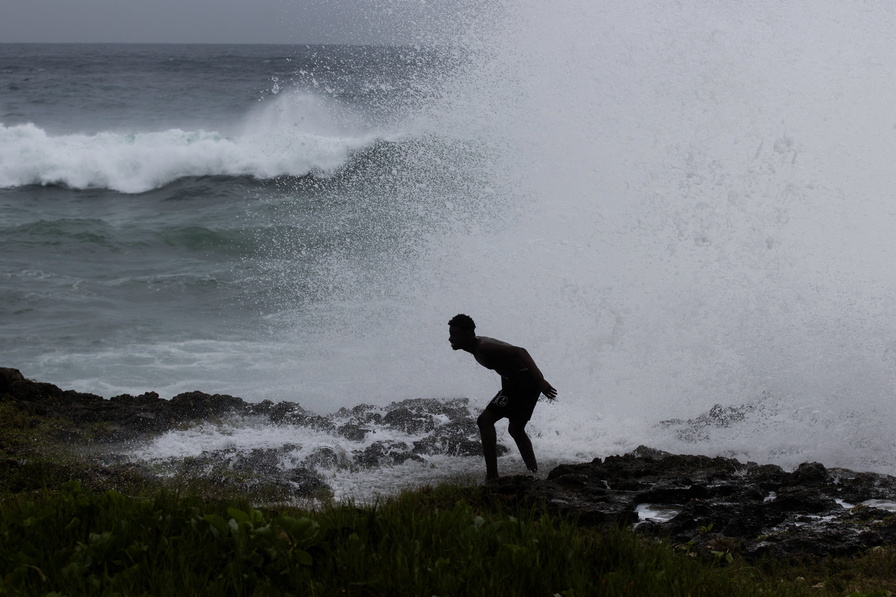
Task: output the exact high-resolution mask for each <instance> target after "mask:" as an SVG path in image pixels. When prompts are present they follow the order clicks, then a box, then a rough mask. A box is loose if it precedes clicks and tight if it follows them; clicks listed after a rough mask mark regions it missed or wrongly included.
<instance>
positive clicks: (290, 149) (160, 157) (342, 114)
mask: <svg viewBox="0 0 896 597" xmlns="http://www.w3.org/2000/svg"><path fill="white" fill-rule="evenodd" d="M389 137H390V135H388V134H385V133H382V132H379V131H374V130H370V129H369V128H368V127H366V126H364V124H363V119H362V118H361V116H360V115H357V114H354V113H352V112H350V111H348V110H345V109H340V108H338V107H337V106H334V105H330V104H328V103H327V102H325V101H324V100H323V99H321V98H319V97H316V96H314V95H311V94H306V93H298V92H296V93H281V94H280V95H278V97H277V98H276V99H275V100H273V101H270V102H268V103H266V104H265V105H264V106H263V107H262V108H261V109H258V110H255V111H253V112H251V113H250V114H249V115H247V117H246V118H245V119H244V121H243V123H242V125H241V126H240V127H239V130H237V131H236V132H234V133H230V134H228V133H227V132H220V131H206V130H182V129H180V128H172V129H168V130H160V131H146V132H119V131H102V132H96V133H82V134H70V135H58V136H55V135H51V134H49V133H47V131H46V130H44V129H43V128H41V127H40V126H37V125H35V124H33V123H27V124H20V125H12V126H6V125H4V124H3V123H0V188H13V187H20V186H27V185H35V184H39V185H64V186H68V187H71V188H74V189H88V188H106V189H111V190H114V191H118V192H121V193H143V192H146V191H149V190H152V189H156V188H160V187H162V186H165V185H166V184H168V183H171V182H173V181H175V180H178V179H181V178H185V177H198V176H218V175H225V176H254V177H256V178H259V179H270V178H274V177H277V176H303V175H306V174H309V173H318V172H323V173H328V172H332V171H334V170H336V169H338V168H339V167H340V166H342V165H344V164H345V163H346V161H347V160H348V159H349V157H350V156H351V155H352V153H353V152H355V151H358V150H361V149H364V148H366V147H369V146H371V145H373V144H374V143H375V142H376V141H377V140H381V139H383V138H389Z"/></svg>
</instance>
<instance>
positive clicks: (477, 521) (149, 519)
mask: <svg viewBox="0 0 896 597" xmlns="http://www.w3.org/2000/svg"><path fill="white" fill-rule="evenodd" d="M894 565H896V552H894V551H893V550H890V549H886V550H885V549H877V550H873V551H872V552H871V553H869V554H866V555H864V556H862V557H860V558H856V559H853V560H848V561H847V560H843V561H830V562H824V563H816V564H803V565H785V564H783V563H776V562H771V561H768V562H762V563H760V564H759V565H750V564H748V563H747V562H744V561H741V560H740V559H739V558H738V557H737V556H734V557H732V558H727V557H714V558H712V559H711V560H707V561H704V560H700V559H699V558H696V557H693V556H692V555H691V554H688V553H686V551H684V550H681V549H678V550H676V549H674V548H673V547H672V546H669V545H667V544H664V543H657V542H653V541H649V540H646V539H644V538H643V537H640V536H638V535H636V534H634V533H632V532H630V531H628V530H624V529H618V530H613V531H609V532H605V531H600V530H597V529H592V528H581V527H578V526H577V525H575V524H574V523H573V522H572V521H568V520H561V519H558V518H554V517H551V516H548V515H545V514H543V513H539V512H512V513H511V512H506V511H505V510H504V509H503V507H502V506H500V505H499V504H496V503H494V502H493V501H492V500H491V498H490V497H489V495H488V492H487V491H486V490H484V489H482V488H479V487H456V486H442V487H437V488H425V489H420V490H418V491H415V492H411V493H406V494H403V495H401V496H399V497H397V498H395V499H393V500H389V501H387V502H384V503H382V504H378V505H376V506H373V507H366V508H358V507H355V506H353V505H351V504H341V505H330V506H328V507H325V508H320V509H318V510H314V511H303V510H298V509H292V508H284V509H281V510H279V511H275V510H271V509H265V510H259V509H256V508H253V507H252V505H251V504H250V503H249V502H248V501H247V500H242V501H218V500H207V499H203V498H200V497H198V496H195V495H192V496H191V495H177V494H172V493H167V492H164V491H161V492H158V493H157V494H155V495H154V496H152V497H142V498H128V497H125V496H123V495H122V494H120V493H118V492H115V491H111V490H109V491H106V492H101V493H97V492H91V491H87V490H84V489H83V488H82V486H81V483H79V482H77V481H72V482H69V483H68V487H67V488H66V489H65V490H62V491H42V492H39V493H37V494H30V495H6V496H4V498H3V500H2V502H0V594H7V593H8V594H12V595H19V594H21V595H216V596H222V595H564V596H571V595H664V596H665V595H709V596H717V595H731V596H738V595H849V594H853V595H881V596H883V595H888V594H890V593H888V592H887V591H888V590H892V589H893V587H894V580H893V571H894Z"/></svg>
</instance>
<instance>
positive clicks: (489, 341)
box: [476, 336, 513, 349]
mask: <svg viewBox="0 0 896 597" xmlns="http://www.w3.org/2000/svg"><path fill="white" fill-rule="evenodd" d="M476 339H477V340H478V341H479V342H478V348H485V349H488V348H493V347H498V346H513V345H512V344H510V343H509V342H504V341H503V340H498V339H496V338H489V337H488V336H476Z"/></svg>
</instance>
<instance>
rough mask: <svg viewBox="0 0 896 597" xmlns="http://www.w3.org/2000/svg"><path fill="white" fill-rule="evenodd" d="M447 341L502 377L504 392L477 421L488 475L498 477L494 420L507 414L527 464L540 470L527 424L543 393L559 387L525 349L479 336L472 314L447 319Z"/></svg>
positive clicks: (553, 392)
mask: <svg viewBox="0 0 896 597" xmlns="http://www.w3.org/2000/svg"><path fill="white" fill-rule="evenodd" d="M448 331H449V336H448V341H449V342H451V348H453V349H454V350H466V351H467V352H469V353H471V354H472V355H473V357H474V358H475V359H476V361H477V362H478V363H479V364H480V365H482V366H483V367H485V368H486V369H492V370H493V371H495V372H496V373H497V374H498V375H500V376H501V391H500V392H498V394H497V396H495V397H494V398H492V401H491V402H489V403H488V406H486V407H485V410H484V411H482V414H481V415H479V418H478V419H477V420H476V423H477V424H478V425H479V434H480V436H481V437H482V452H483V453H484V455H485V478H486V479H488V480H490V479H497V478H498V455H497V444H498V439H497V434H496V433H495V423H497V422H498V421H500V420H501V419H503V418H504V417H507V419H508V420H509V421H510V423H509V425H508V426H507V431H508V432H509V433H510V436H511V437H512V438H513V440H514V441H515V442H516V445H517V448H519V450H520V455H522V457H523V461H524V462H525V463H526V467H527V468H528V469H529V470H530V471H532V472H533V473H535V472H537V471H538V463H537V461H536V460H535V452H533V450H532V441H531V440H530V439H529V436H528V435H526V423H528V422H529V419H530V418H532V411H533V410H535V402H536V401H537V400H538V396H539V395H540V394H544V395H545V396H547V397H548V399H550V400H553V399H554V398H556V397H557V390H555V389H554V388H553V386H551V384H549V383H548V382H547V381H545V379H544V376H543V375H542V374H541V371H540V370H539V369H538V366H537V365H536V364H535V361H533V360H532V357H531V356H529V352H528V351H527V350H526V349H525V348H521V347H519V346H513V345H512V344H508V343H506V342H501V341H500V340H495V339H494V338H486V337H485V336H477V335H476V324H475V323H474V322H473V319H472V318H471V317H470V316H469V315H464V314H460V315H456V316H454V317H453V318H452V319H451V321H449V322H448Z"/></svg>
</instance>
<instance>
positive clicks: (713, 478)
mask: <svg viewBox="0 0 896 597" xmlns="http://www.w3.org/2000/svg"><path fill="white" fill-rule="evenodd" d="M0 401H2V402H4V403H12V404H13V406H14V407H15V408H18V409H21V410H22V411H23V412H26V413H31V414H36V415H40V416H42V417H48V418H50V419H53V418H56V419H62V420H65V421H67V422H69V423H71V424H72V425H69V428H71V427H72V426H84V427H89V426H92V427H94V428H96V429H95V431H93V432H92V435H91V437H93V438H94V441H100V442H105V444H104V449H103V450H98V451H95V452H96V453H98V454H100V455H99V456H96V458H97V460H98V462H97V463H95V464H96V466H94V467H93V469H91V470H92V471H93V472H92V473H91V474H94V475H96V476H102V475H103V474H104V472H103V471H104V470H105V471H110V472H111V471H115V470H120V469H121V467H130V468H128V469H127V471H128V472H129V474H137V475H145V476H147V477H149V476H152V475H153V474H155V473H153V471H154V470H157V469H158V468H162V469H166V470H167V473H168V474H170V473H172V472H173V473H174V474H177V475H181V476H183V477H187V478H190V477H202V478H204V479H206V480H210V481H211V482H212V483H220V484H222V486H227V487H231V488H235V489H238V490H240V491H248V492H253V491H255V492H257V493H259V494H262V493H264V492H267V493H268V494H271V493H275V494H278V495H288V496H315V495H318V496H319V495H325V494H326V492H327V490H328V487H327V486H326V483H325V481H324V479H325V478H326V474H321V472H320V471H326V470H333V469H339V468H354V467H379V466H390V465H398V464H402V463H406V462H413V461H424V460H425V459H426V458H427V457H428V456H432V455H436V454H444V455H451V456H461V457H464V456H467V457H478V456H479V455H481V447H480V444H479V434H478V430H477V428H476V424H475V422H474V420H473V414H472V413H471V411H470V407H469V404H468V401H467V400H466V399H455V400H433V399H418V400H405V401H401V402H395V403H392V404H390V405H389V406H386V407H376V406H371V405H364V404H362V405H358V406H355V407H354V408H351V409H347V408H343V409H340V410H339V411H338V412H336V413H333V414H332V415H326V416H324V415H318V414H315V413H312V412H309V411H307V410H305V409H304V408H302V407H301V406H300V405H298V404H296V403H292V402H281V403H279V404H274V403H273V402H270V401H264V402H261V403H257V404H249V403H246V402H244V401H243V400H241V399H240V398H234V397H232V396H225V395H208V394H203V393H202V392H189V393H185V394H180V395H178V396H175V397H174V398H172V399H171V400H163V399H161V398H159V396H158V395H157V394H155V393H146V394H142V395H140V396H128V395H123V396H116V397H114V398H111V399H109V400H106V399H104V398H101V397H100V396H95V395H93V394H83V393H78V392H73V391H63V390H61V389H59V388H57V387H56V386H54V385H52V384H47V383H38V382H34V381H30V380H28V379H26V378H25V377H24V376H23V375H22V374H21V373H20V372H19V371H17V370H15V369H2V368H0ZM742 414H743V413H742V412H741V411H740V410H738V409H730V408H729V409H725V408H722V407H717V408H714V409H713V410H712V411H710V412H709V413H708V414H706V415H703V416H701V417H698V418H696V419H693V420H690V421H686V422H682V421H667V422H663V423H662V424H670V425H671V424H675V425H678V426H679V427H680V428H681V429H682V430H683V432H684V433H685V434H686V435H687V436H688V437H691V436H697V435H699V434H700V433H702V431H703V430H704V429H705V428H706V427H707V426H714V427H719V426H725V425H727V424H729V423H730V422H731V421H736V420H738V417H741V416H742ZM241 418H243V419H246V418H248V419H251V420H252V421H254V423H253V424H258V422H259V421H260V422H261V424H262V425H264V424H268V425H292V426H295V427H297V428H299V429H298V430H297V433H296V440H295V442H294V443H289V444H284V445H282V446H279V447H277V448H271V449H255V450H249V451H239V450H236V449H233V448H225V449H219V450H210V451H206V452H203V453H202V454H201V455H200V456H197V457H191V458H186V459H171V460H170V461H169V462H157V461H154V462H153V465H152V466H151V467H150V466H143V467H141V465H139V464H137V465H134V464H133V463H130V462H129V461H128V459H127V457H126V456H124V455H118V456H116V454H115V450H114V447H115V444H110V443H109V442H120V441H124V440H129V441H133V440H138V439H140V438H150V437H152V436H153V435H157V434H159V433H163V432H165V431H169V430H171V429H174V428H177V427H182V426H185V425H191V424H198V423H200V422H202V421H207V420H212V421H225V420H228V419H229V420H231V422H233V423H234V424H237V425H238V424H240V419H241ZM301 428H307V429H309V430H313V431H315V432H323V433H327V434H329V435H330V436H331V437H333V438H338V439H339V441H338V442H336V443H337V444H338V445H337V446H336V447H326V446H312V447H309V448H308V449H303V448H302V445H301V444H302V437H301V435H302V433H301ZM378 433H382V434H383V438H382V439H380V438H377V437H376V434H378ZM56 439H59V440H61V441H65V438H64V437H57V438H56ZM499 450H500V452H499V453H505V452H506V451H507V449H506V448H505V447H503V446H499ZM95 455H96V454H95ZM18 466H20V462H19V461H18V460H15V459H11V458H7V459H6V460H3V461H2V462H0V474H4V471H11V470H12V469H14V468H15V467H18ZM91 466H93V465H91ZM104 467H105V468H104ZM486 491H487V492H488V493H489V495H491V496H492V498H493V499H496V500H501V501H504V502H507V503H511V504H512V503H519V504H523V505H526V506H531V505H537V506H539V507H543V508H546V509H548V510H551V511H555V512H558V513H561V514H565V515H569V516H572V517H575V518H576V519H577V520H578V521H579V523H580V524H586V525H597V526H603V527H606V526H611V525H621V526H630V527H633V528H634V529H635V530H636V531H637V532H640V533H645V534H648V535H651V536H659V537H665V538H669V539H670V540H671V541H672V542H673V543H675V544H676V545H678V546H679V547H680V548H682V549H686V550H688V551H692V552H697V553H701V552H702V553H706V554H715V555H716V556H718V554H723V555H724V554H725V553H728V552H729V551H732V552H733V551H736V552H739V553H741V554H743V555H745V556H747V557H756V556H761V555H770V556H773V557H788V556H810V557H824V556H827V555H836V556H842V555H849V554H853V553H857V552H860V551H862V550H864V549H868V548H871V547H874V546H878V545H884V544H893V543H896V478H894V477H889V476H886V475H878V474H872V473H856V472H852V471H848V470H844V469H828V468H825V467H824V466H823V465H821V464H818V463H805V464H802V465H800V466H799V467H798V468H797V469H796V470H794V471H791V472H788V471H785V470H783V469H782V468H780V467H778V466H775V465H769V464H766V465H760V464H756V463H752V462H748V463H741V462H739V461H737V460H734V459H730V458H722V457H715V458H711V457H708V456H693V455H674V454H669V453H666V452H661V451H659V450H655V449H650V448H645V447H641V448H638V449H637V450H635V451H634V452H632V453H629V454H626V455H624V456H609V457H607V458H604V459H600V458H598V459H595V460H594V461H592V462H590V463H584V464H565V465H561V466H558V467H557V468H555V469H554V470H552V471H551V472H550V474H549V475H548V478H547V479H544V480H538V479H533V478H531V477H505V478H502V479H499V480H498V481H497V482H496V483H494V484H489V485H488V486H487V487H486ZM278 492H279V493H278Z"/></svg>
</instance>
